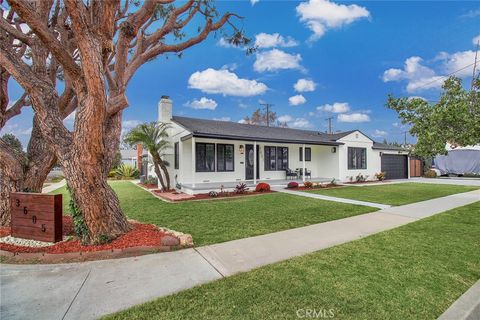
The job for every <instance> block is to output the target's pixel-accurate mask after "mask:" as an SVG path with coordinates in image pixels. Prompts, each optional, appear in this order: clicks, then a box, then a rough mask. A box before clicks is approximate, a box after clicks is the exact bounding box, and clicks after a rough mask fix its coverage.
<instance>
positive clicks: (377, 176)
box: [375, 172, 386, 181]
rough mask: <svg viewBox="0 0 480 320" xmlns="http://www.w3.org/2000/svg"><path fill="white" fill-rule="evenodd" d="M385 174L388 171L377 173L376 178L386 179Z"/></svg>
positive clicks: (379, 179)
mask: <svg viewBox="0 0 480 320" xmlns="http://www.w3.org/2000/svg"><path fill="white" fill-rule="evenodd" d="M385 174H386V172H379V173H375V178H376V179H378V181H383V180H385Z"/></svg>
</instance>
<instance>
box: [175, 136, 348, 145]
mask: <svg viewBox="0 0 480 320" xmlns="http://www.w3.org/2000/svg"><path fill="white" fill-rule="evenodd" d="M192 137H195V138H213V139H223V140H243V141H261V142H278V143H288V144H304V143H305V144H312V145H321V146H340V145H343V144H344V143H342V142H335V141H332V142H329V141H322V142H320V141H308V140H293V139H292V140H284V139H267V138H261V137H242V136H231V135H220V134H205V133H193V134H189V135H186V136H183V137H182V138H181V140H182V141H185V140H188V139H191V138H192Z"/></svg>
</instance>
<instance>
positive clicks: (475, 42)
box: [472, 34, 480, 46]
mask: <svg viewBox="0 0 480 320" xmlns="http://www.w3.org/2000/svg"><path fill="white" fill-rule="evenodd" d="M479 42H480V34H479V35H478V36H476V37H474V38H473V39H472V43H473V45H474V46H476V45H477V43H479Z"/></svg>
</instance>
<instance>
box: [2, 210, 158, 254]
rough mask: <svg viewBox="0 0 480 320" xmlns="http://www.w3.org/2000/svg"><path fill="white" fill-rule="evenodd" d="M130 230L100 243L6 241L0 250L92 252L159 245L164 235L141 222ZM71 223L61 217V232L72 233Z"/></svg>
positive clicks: (3, 229) (6, 232) (77, 241)
mask: <svg viewBox="0 0 480 320" xmlns="http://www.w3.org/2000/svg"><path fill="white" fill-rule="evenodd" d="M131 224H132V227H133V228H132V230H131V231H129V232H128V233H126V234H124V235H122V236H120V237H118V238H117V239H115V240H113V241H112V242H110V243H107V244H102V245H90V246H84V245H82V244H81V243H80V241H79V240H77V239H75V238H73V239H72V240H70V241H62V242H58V243H56V244H54V245H51V246H48V247H41V248H38V247H24V246H16V245H11V244H6V243H0V250H5V251H10V252H16V253H35V252H45V253H69V252H94V251H103V250H112V249H125V248H130V247H139V246H144V247H145V246H159V245H160V243H161V242H160V239H161V238H162V237H163V236H164V235H165V234H164V233H163V232H161V231H159V230H158V229H157V228H156V226H154V225H151V224H141V223H138V222H133V223H131ZM72 233H73V223H72V218H71V217H63V234H64V235H72ZM9 234H10V228H9V227H2V228H0V235H1V236H2V237H3V236H7V235H9Z"/></svg>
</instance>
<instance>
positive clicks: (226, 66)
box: [220, 62, 238, 71]
mask: <svg viewBox="0 0 480 320" xmlns="http://www.w3.org/2000/svg"><path fill="white" fill-rule="evenodd" d="M237 68H238V64H236V63H235V62H234V63H227V64H224V65H223V66H222V67H221V68H220V69H221V70H230V71H235V70H236V69H237Z"/></svg>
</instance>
